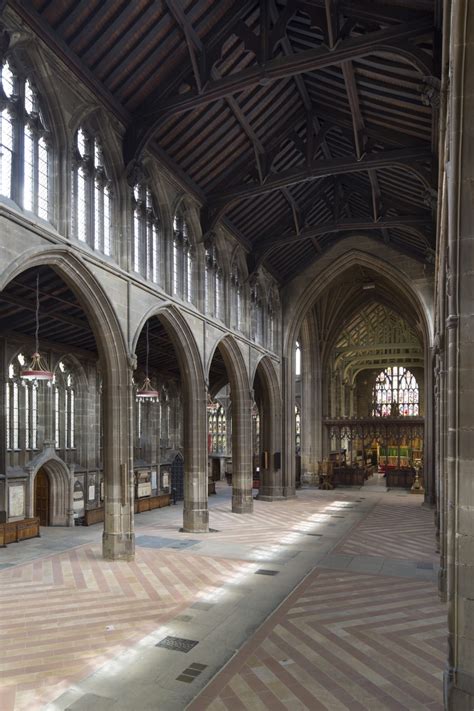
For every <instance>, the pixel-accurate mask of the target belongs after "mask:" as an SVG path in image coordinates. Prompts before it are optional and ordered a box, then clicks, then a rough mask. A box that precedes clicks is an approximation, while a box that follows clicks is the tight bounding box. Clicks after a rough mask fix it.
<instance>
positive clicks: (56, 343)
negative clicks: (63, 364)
mask: <svg viewBox="0 0 474 711" xmlns="http://www.w3.org/2000/svg"><path fill="white" fill-rule="evenodd" d="M38 274H39V297H40V298H39V302H40V303H39V344H40V351H41V353H42V354H43V355H44V354H46V353H47V351H48V350H49V348H53V349H54V350H56V351H57V350H58V349H64V351H65V352H67V351H68V350H69V349H70V350H72V351H73V352H77V354H78V355H85V356H87V355H88V354H90V355H91V356H92V357H93V358H94V359H96V358H97V356H98V348H97V344H96V339H95V336H94V333H93V330H92V328H91V326H90V324H89V321H88V319H87V315H86V313H85V312H84V310H83V308H82V306H81V305H80V303H79V301H78V299H77V298H76V296H75V294H74V293H73V291H72V290H71V289H70V288H69V286H68V285H67V284H66V283H65V282H64V281H63V280H62V278H61V277H60V276H59V274H57V273H56V272H55V271H54V269H52V268H51V267H47V266H44V267H38V268H34V269H28V270H26V271H25V272H22V273H21V274H20V275H19V276H17V277H16V278H15V279H13V280H12V281H11V282H10V283H9V284H8V285H7V286H6V287H5V289H4V290H3V291H2V292H1V293H0V333H2V335H5V336H11V337H13V338H14V339H18V340H19V341H21V340H22V339H24V337H25V336H27V337H28V339H30V342H29V344H27V345H30V346H31V352H33V343H34V337H35V329H36V315H35V313H36V278H37V275H38ZM148 340H149V358H148V365H149V368H150V373H151V374H153V372H157V373H159V374H160V376H161V378H162V379H165V380H168V379H170V380H176V381H178V380H179V379H180V371H179V365H178V360H177V357H176V351H175V349H174V346H173V343H172V341H171V339H170V337H169V335H168V333H167V332H166V330H165V327H164V326H163V324H162V323H161V321H160V320H159V318H157V317H153V318H151V319H150V320H149V332H148ZM136 354H137V361H138V369H139V375H141V371H143V370H144V369H145V365H146V329H145V328H144V329H143V330H142V332H141V334H140V337H139V339H138V343H137V347H136Z"/></svg>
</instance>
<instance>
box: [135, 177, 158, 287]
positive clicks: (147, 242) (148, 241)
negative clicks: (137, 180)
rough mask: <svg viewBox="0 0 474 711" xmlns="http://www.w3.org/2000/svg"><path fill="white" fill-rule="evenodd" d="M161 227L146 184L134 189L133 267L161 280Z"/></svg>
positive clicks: (154, 280) (152, 279)
mask: <svg viewBox="0 0 474 711" xmlns="http://www.w3.org/2000/svg"><path fill="white" fill-rule="evenodd" d="M160 246H161V227H160V221H159V219H158V215H157V213H156V211H155V209H154V205H153V199H152V195H151V192H150V190H149V188H148V187H146V185H141V184H139V185H135V187H134V189H133V268H134V270H135V271H136V272H137V273H138V274H141V275H142V276H143V277H145V279H149V280H150V281H153V282H155V283H158V282H159V281H160V274H159V269H160V261H161V255H160Z"/></svg>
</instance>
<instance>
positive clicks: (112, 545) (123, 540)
mask: <svg viewBox="0 0 474 711" xmlns="http://www.w3.org/2000/svg"><path fill="white" fill-rule="evenodd" d="M102 554H103V556H104V558H105V560H133V558H134V556H135V534H134V533H109V532H108V531H104V533H103V534H102Z"/></svg>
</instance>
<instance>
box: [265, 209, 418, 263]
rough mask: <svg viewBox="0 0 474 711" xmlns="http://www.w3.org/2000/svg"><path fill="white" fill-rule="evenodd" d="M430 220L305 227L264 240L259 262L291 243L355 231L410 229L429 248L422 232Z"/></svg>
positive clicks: (413, 218) (352, 221) (407, 218)
mask: <svg viewBox="0 0 474 711" xmlns="http://www.w3.org/2000/svg"><path fill="white" fill-rule="evenodd" d="M427 222H428V220H427V219H426V218H424V217H420V216H419V215H400V216H397V217H382V218H380V219H379V220H371V219H367V218H365V219H364V218H359V219H357V218H351V219H339V220H337V221H334V222H329V223H326V224H320V225H315V226H311V227H304V228H303V229H301V230H300V231H299V232H293V233H291V234H286V235H282V234H281V233H280V234H275V235H273V236H271V237H266V238H263V239H262V240H261V241H258V242H257V243H256V245H255V247H256V250H257V252H258V255H259V256H258V260H257V261H259V262H260V263H261V262H262V261H263V260H264V259H265V258H266V257H267V256H268V254H269V253H270V252H271V251H272V250H273V249H274V248H275V247H278V246H280V245H282V244H283V245H286V244H290V243H298V244H300V243H301V242H302V241H303V240H307V239H314V238H317V237H321V236H322V235H325V234H330V233H333V232H347V231H354V230H383V229H387V228H409V229H410V230H411V231H412V232H414V233H415V234H416V235H418V236H419V237H421V238H422V239H423V240H424V241H425V242H426V246H429V240H428V238H427V236H426V234H425V233H424V232H422V231H421V230H420V227H423V226H425V225H426V224H427Z"/></svg>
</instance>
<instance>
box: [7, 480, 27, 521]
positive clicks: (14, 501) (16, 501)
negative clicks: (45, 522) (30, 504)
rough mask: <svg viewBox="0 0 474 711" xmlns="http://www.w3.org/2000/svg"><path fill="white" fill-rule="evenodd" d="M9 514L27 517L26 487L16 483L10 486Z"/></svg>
mask: <svg viewBox="0 0 474 711" xmlns="http://www.w3.org/2000/svg"><path fill="white" fill-rule="evenodd" d="M8 514H9V516H10V517H11V518H13V517H15V518H17V517H22V518H25V487H24V485H23V484H15V485H12V484H10V486H9V487H8Z"/></svg>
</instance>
